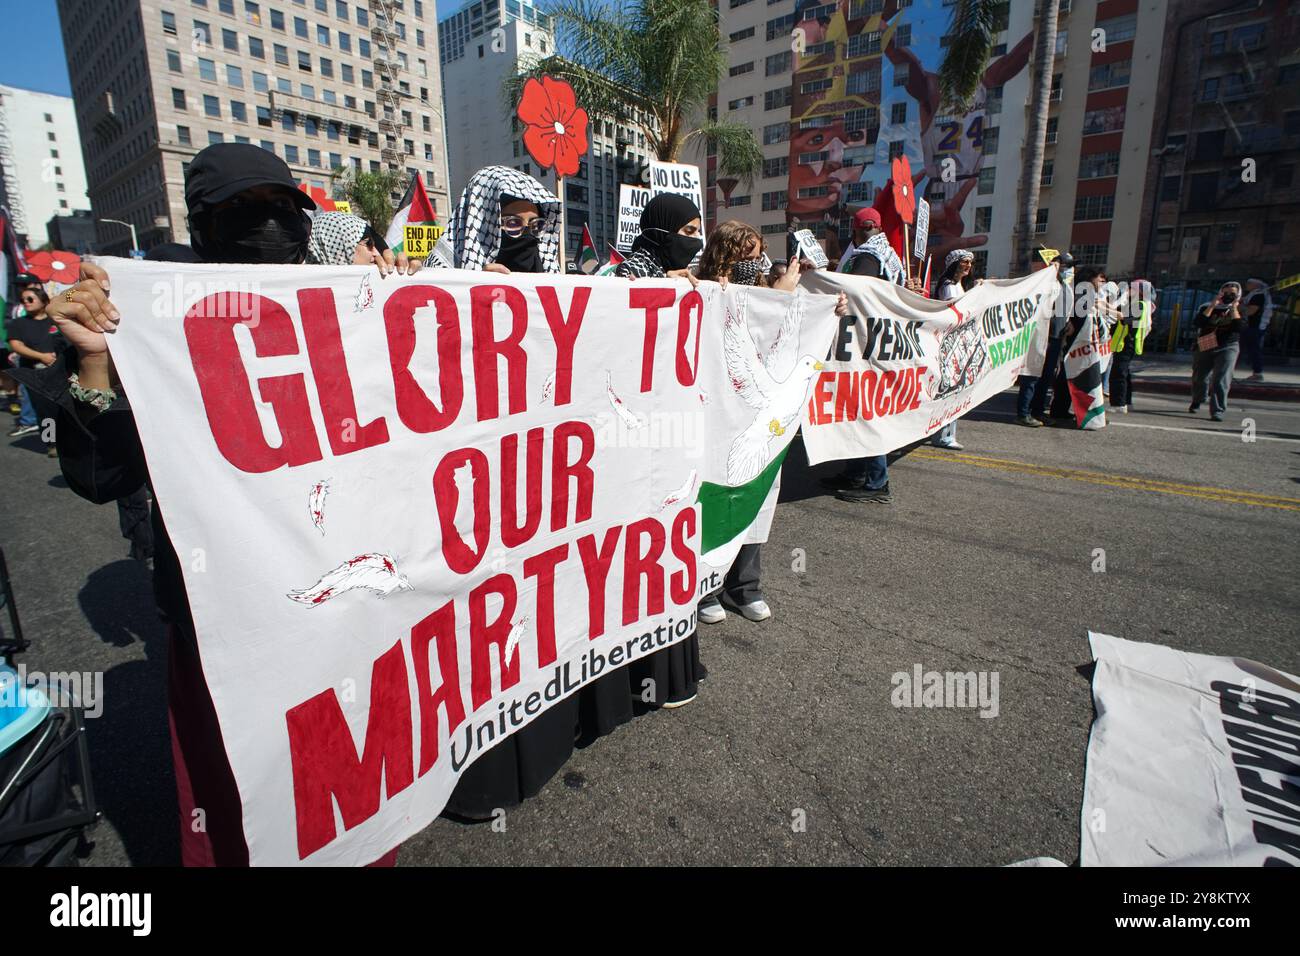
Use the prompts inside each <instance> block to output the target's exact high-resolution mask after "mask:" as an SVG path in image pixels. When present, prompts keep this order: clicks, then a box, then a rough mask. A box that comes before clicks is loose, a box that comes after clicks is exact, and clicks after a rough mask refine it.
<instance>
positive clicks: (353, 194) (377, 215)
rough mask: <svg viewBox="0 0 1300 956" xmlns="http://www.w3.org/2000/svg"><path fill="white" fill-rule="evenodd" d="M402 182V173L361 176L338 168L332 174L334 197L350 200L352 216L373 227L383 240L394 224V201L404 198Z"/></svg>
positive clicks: (350, 168)
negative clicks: (398, 197) (390, 226)
mask: <svg viewBox="0 0 1300 956" xmlns="http://www.w3.org/2000/svg"><path fill="white" fill-rule="evenodd" d="M402 180H403V174H401V173H394V172H388V171H387V170H384V171H381V172H375V173H362V172H357V171H355V170H353V169H352V167H350V166H339V167H338V168H336V169H335V170H334V171H333V172H332V173H330V182H331V183H332V184H333V186H334V193H335V195H336V196H340V198H343V199H346V200H348V202H350V203H351V204H352V212H353V214H354V215H357V216H360V217H361V218H362V219H364V220H365V221H366V222H368V223H370V225H371V227H373V228H374V230H375V232H377V233H379V234H380V235H381V236H382V235H383V234H384V233H385V232H387V231H388V225H389V223H391V222H392V221H393V212H394V209H393V197H394V196H400V195H401V193H400V190H401V188H402V186H403V181H402Z"/></svg>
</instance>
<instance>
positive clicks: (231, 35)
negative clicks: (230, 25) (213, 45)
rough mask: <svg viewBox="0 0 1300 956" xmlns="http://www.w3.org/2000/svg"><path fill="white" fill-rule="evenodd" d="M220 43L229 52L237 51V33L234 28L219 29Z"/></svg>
mask: <svg viewBox="0 0 1300 956" xmlns="http://www.w3.org/2000/svg"><path fill="white" fill-rule="evenodd" d="M221 45H222V47H224V48H225V49H227V50H229V51H230V52H231V53H238V52H239V35H238V34H237V33H235V31H234V30H225V29H223V30H222V31H221Z"/></svg>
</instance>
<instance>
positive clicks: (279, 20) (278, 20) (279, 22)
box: [271, 10, 284, 33]
mask: <svg viewBox="0 0 1300 956" xmlns="http://www.w3.org/2000/svg"><path fill="white" fill-rule="evenodd" d="M271 29H272V30H279V31H280V32H281V33H283V32H284V14H283V13H281V12H280V11H279V10H272V11H271Z"/></svg>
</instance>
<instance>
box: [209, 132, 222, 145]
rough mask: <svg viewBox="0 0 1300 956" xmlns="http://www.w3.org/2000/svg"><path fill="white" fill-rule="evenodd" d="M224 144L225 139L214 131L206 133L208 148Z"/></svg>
mask: <svg viewBox="0 0 1300 956" xmlns="http://www.w3.org/2000/svg"><path fill="white" fill-rule="evenodd" d="M224 142H225V138H224V137H223V136H222V135H221V134H220V133H218V132H216V131H215V130H210V131H209V132H208V145H209V146H215V145H217V143H224Z"/></svg>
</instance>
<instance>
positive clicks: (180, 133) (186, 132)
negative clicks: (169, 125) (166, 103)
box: [176, 126, 190, 146]
mask: <svg viewBox="0 0 1300 956" xmlns="http://www.w3.org/2000/svg"><path fill="white" fill-rule="evenodd" d="M176 142H178V143H180V144H181V145H182V146H189V145H190V128H189V127H188V126H177V127H176Z"/></svg>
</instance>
